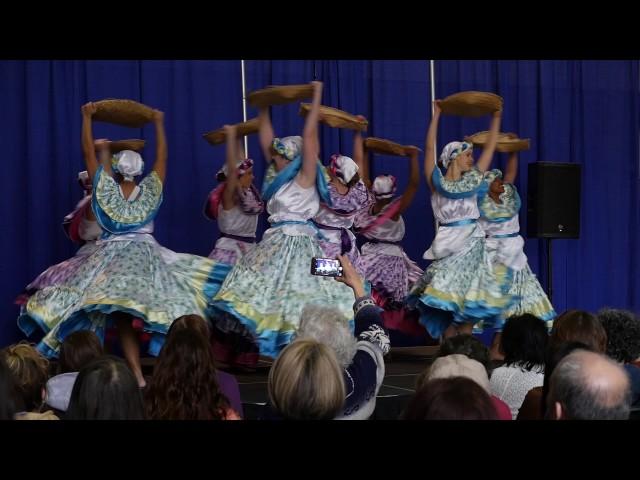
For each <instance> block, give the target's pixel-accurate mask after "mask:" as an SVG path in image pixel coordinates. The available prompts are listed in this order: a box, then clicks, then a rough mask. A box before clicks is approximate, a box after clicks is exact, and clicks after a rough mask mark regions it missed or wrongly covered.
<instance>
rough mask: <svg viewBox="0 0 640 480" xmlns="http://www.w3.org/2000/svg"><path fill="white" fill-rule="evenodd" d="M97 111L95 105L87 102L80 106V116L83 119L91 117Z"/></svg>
mask: <svg viewBox="0 0 640 480" xmlns="http://www.w3.org/2000/svg"><path fill="white" fill-rule="evenodd" d="M97 110H98V107H96V105H95V103H93V102H87V103H85V104H84V105H83V106H82V115H84V116H85V117H92V116H93V114H94V113H96V111H97Z"/></svg>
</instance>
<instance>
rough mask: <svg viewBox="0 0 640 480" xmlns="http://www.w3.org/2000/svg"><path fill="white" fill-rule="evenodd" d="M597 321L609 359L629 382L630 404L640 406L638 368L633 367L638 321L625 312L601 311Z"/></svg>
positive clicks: (638, 351) (639, 352) (639, 349)
mask: <svg viewBox="0 0 640 480" xmlns="http://www.w3.org/2000/svg"><path fill="white" fill-rule="evenodd" d="M598 320H600V323H601V324H602V327H603V328H604V330H605V332H606V333H607V350H606V354H607V356H608V357H609V358H611V359H613V360H615V361H616V362H620V364H622V368H624V370H625V371H626V372H627V375H629V381H630V382H631V404H632V405H633V406H640V368H639V367H638V366H637V365H634V364H633V362H635V361H637V360H638V358H639V357H640V319H638V318H637V317H636V315H635V314H633V313H632V312H629V311H626V310H615V309H609V308H608V309H603V310H600V311H599V312H598Z"/></svg>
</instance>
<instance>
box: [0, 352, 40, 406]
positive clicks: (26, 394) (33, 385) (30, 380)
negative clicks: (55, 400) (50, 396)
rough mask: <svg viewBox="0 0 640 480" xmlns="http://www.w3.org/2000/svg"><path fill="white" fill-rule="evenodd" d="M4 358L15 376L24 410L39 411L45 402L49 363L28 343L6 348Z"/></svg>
mask: <svg viewBox="0 0 640 480" xmlns="http://www.w3.org/2000/svg"><path fill="white" fill-rule="evenodd" d="M2 356H3V358H4V360H5V362H6V364H7V366H8V367H9V370H11V373H12V374H13V377H14V381H15V384H16V387H17V388H18V394H19V397H20V399H21V400H22V402H23V404H24V405H23V408H24V410H26V411H32V410H37V409H39V408H40V407H41V405H42V403H43V400H44V399H43V395H42V391H43V389H44V388H45V385H46V384H47V379H48V378H49V361H48V360H47V359H46V358H44V357H43V356H42V355H40V353H39V352H38V351H37V350H36V349H35V348H34V347H33V345H31V344H29V343H27V342H20V343H17V344H15V345H11V346H9V347H6V348H5V349H4V350H3V351H2Z"/></svg>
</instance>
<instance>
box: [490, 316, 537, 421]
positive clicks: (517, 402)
mask: <svg viewBox="0 0 640 480" xmlns="http://www.w3.org/2000/svg"><path fill="white" fill-rule="evenodd" d="M547 340H548V335H547V326H546V324H545V322H543V321H542V320H540V319H539V318H537V317H535V316H533V315H530V314H528V313H525V314H523V315H517V316H513V317H511V318H509V319H508V320H507V323H506V324H505V326H504V330H503V331H502V336H501V339H500V350H501V352H502V353H503V354H504V360H505V364H504V365H503V366H501V367H498V368H496V369H495V370H494V371H493V373H492V374H491V380H490V384H491V393H492V394H493V395H495V396H496V397H498V398H499V399H500V400H502V401H504V402H505V403H506V404H507V405H509V409H510V410H511V417H512V418H513V419H515V418H516V417H517V416H518V410H520V407H521V406H522V402H523V401H524V398H525V396H526V395H527V392H529V390H531V389H532V388H534V387H539V386H542V383H543V381H544V356H545V351H546V348H547Z"/></svg>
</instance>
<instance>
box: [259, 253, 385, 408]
mask: <svg viewBox="0 0 640 480" xmlns="http://www.w3.org/2000/svg"><path fill="white" fill-rule="evenodd" d="M339 259H340V262H341V264H342V268H343V276H342V277H338V278H336V280H338V281H341V282H343V283H345V284H347V285H348V286H349V287H351V288H352V290H353V292H354V296H355V297H356V301H355V304H354V312H355V338H354V335H352V334H351V333H350V332H349V330H348V328H347V319H346V318H344V317H343V316H342V315H341V314H340V313H339V312H337V311H336V310H334V309H332V308H331V307H324V306H319V305H307V306H306V307H305V309H304V310H303V312H302V315H301V323H300V328H299V330H298V333H297V335H296V338H295V340H294V342H293V343H295V342H297V341H307V340H312V341H313V342H312V343H321V344H322V345H324V346H328V347H330V348H331V351H332V354H333V356H334V357H335V358H336V360H337V361H338V365H339V366H340V367H341V371H342V376H343V389H344V390H345V396H344V397H343V404H342V408H341V409H340V412H338V415H337V416H336V417H335V418H336V419H337V420H363V419H367V418H369V417H370V416H371V415H372V413H373V411H374V410H375V406H376V395H377V394H378V391H379V390H380V386H381V385H382V380H383V379H384V372H385V370H384V358H383V357H384V355H385V354H386V353H387V352H388V351H389V347H390V346H389V337H388V336H387V334H386V332H385V331H384V329H383V328H382V317H381V315H380V309H379V308H378V307H377V306H376V305H375V303H374V301H373V300H372V299H371V298H370V297H368V296H366V295H365V290H364V284H363V281H362V278H360V276H359V275H358V274H357V272H356V270H355V269H354V268H353V265H351V262H350V261H349V259H348V258H347V257H345V256H340V257H339ZM281 355H282V354H281ZM278 358H279V357H278ZM277 361H278V359H276V362H277ZM327 361H328V360H327ZM274 368H275V364H274V366H273V367H272V372H273V369H274ZM270 378H271V377H270ZM298 380H299V381H302V380H303V377H301V378H300V379H298ZM316 386H317V387H319V386H320V384H318V385H316ZM270 387H271V384H270ZM274 393H275V394H276V396H277V395H278V394H285V395H288V394H289V393H291V392H285V391H278V392H274ZM294 393H295V392H294ZM288 401H289V402H294V403H295V402H297V400H295V399H288ZM269 408H271V411H269V410H268V411H267V414H266V418H279V417H282V416H285V413H284V412H282V410H280V411H274V409H275V410H279V409H278V408H277V407H276V406H275V405H273V404H272V405H270V407H269ZM293 414H294V413H293V412H288V413H287V415H289V416H288V417H286V416H285V418H293V417H292V416H291V415H293ZM296 415H297V414H296ZM314 418H316V417H314Z"/></svg>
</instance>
